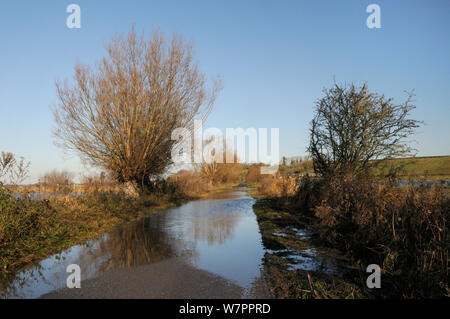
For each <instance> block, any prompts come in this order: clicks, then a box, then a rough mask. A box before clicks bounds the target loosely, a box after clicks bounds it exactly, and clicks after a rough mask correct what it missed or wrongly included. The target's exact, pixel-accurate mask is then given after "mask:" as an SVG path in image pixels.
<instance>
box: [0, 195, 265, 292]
mask: <svg viewBox="0 0 450 319" xmlns="http://www.w3.org/2000/svg"><path fill="white" fill-rule="evenodd" d="M253 203H254V200H253V199H252V198H250V197H248V196H247V193H245V192H243V191H231V192H227V193H224V194H215V195H214V196H213V197H209V198H208V199H206V200H199V201H193V202H189V203H187V204H185V205H182V206H180V207H176V208H172V209H168V210H166V211H163V212H160V213H157V214H154V215H151V216H149V217H147V218H144V219H141V220H138V221H135V222H132V223H128V224H125V225H123V226H120V227H118V228H116V229H115V230H114V231H112V232H110V233H108V234H105V235H103V236H102V237H100V238H99V239H96V240H91V241H88V242H87V243H85V244H83V245H76V246H73V247H71V248H70V249H68V250H66V251H64V252H62V253H61V254H58V255H54V256H52V257H49V258H47V259H45V260H43V261H41V262H40V263H39V264H38V265H36V266H33V267H31V268H29V269H27V270H25V271H22V272H20V273H18V274H16V275H15V278H14V279H12V278H8V279H6V278H3V279H2V280H0V294H1V295H2V296H3V297H13V298H14V297H16V298H17V297H18V298H24V297H38V296H40V295H42V294H44V293H47V292H50V291H53V290H55V289H59V288H62V287H64V286H65V283H66V279H67V276H68V273H66V267H67V265H69V264H78V265H79V266H80V268H81V274H82V280H86V279H88V278H94V277H97V276H99V275H101V274H103V273H105V272H107V271H111V270H114V269H117V268H123V267H126V268H129V267H135V266H139V265H144V264H151V263H155V262H158V261H162V260H164V259H168V258H173V257H183V258H187V260H188V261H189V262H191V263H192V264H193V265H195V266H197V267H199V268H200V269H204V270H208V271H210V272H212V273H215V274H218V275H220V276H223V277H225V278H226V279H228V280H232V281H234V282H235V283H237V284H239V285H241V286H242V287H244V288H247V287H249V286H250V285H251V283H252V282H253V280H254V279H255V278H256V277H258V276H259V272H260V267H261V260H262V257H263V247H262V243H261V236H260V234H259V229H258V224H257V222H256V217H255V215H254V213H253V210H252V206H253Z"/></svg>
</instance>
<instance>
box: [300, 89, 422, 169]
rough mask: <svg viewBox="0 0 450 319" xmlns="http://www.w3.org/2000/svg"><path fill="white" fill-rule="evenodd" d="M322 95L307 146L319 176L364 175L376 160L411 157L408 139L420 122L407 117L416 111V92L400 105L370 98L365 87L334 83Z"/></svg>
mask: <svg viewBox="0 0 450 319" xmlns="http://www.w3.org/2000/svg"><path fill="white" fill-rule="evenodd" d="M324 95H325V96H324V97H323V98H321V99H319V100H318V101H317V102H316V111H315V116H314V119H313V120H312V122H311V130H310V132H311V136H310V144H309V147H308V151H309V152H310V154H311V156H312V159H313V165H314V170H315V171H316V172H317V173H319V174H322V175H330V174H331V175H333V174H335V173H336V172H352V173H360V172H363V171H367V168H368V167H369V166H370V165H369V162H370V161H372V160H385V159H391V158H395V157H401V156H407V155H411V154H412V153H413V150H412V149H411V148H410V147H409V146H408V145H407V143H406V139H407V138H408V137H409V136H410V135H411V134H413V132H414V129H415V128H417V127H418V126H419V124H420V123H421V122H419V121H416V120H412V119H410V118H409V115H410V112H411V111H412V110H413V109H415V106H414V105H413V104H412V102H413V100H412V98H413V94H412V93H408V97H407V99H406V101H405V102H404V103H402V104H394V103H393V99H392V98H389V99H387V98H385V97H384V95H379V94H377V93H370V92H369V90H368V87H367V84H364V85H363V86H362V87H356V86H355V85H353V84H351V85H349V86H345V85H338V84H335V85H334V86H333V87H332V88H331V89H324ZM380 162H381V161H378V163H380Z"/></svg>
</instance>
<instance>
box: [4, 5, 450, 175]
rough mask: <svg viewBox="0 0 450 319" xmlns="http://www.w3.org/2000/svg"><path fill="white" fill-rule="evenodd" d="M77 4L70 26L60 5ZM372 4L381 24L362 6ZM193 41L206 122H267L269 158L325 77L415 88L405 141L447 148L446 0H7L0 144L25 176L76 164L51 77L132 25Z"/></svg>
mask: <svg viewBox="0 0 450 319" xmlns="http://www.w3.org/2000/svg"><path fill="white" fill-rule="evenodd" d="M71 3H76V4H78V5H79V6H80V7H81V26H82V27H81V29H68V28H67V27H66V18H67V16H68V15H69V14H68V13H66V7H67V6H68V5H69V4H71ZM371 3H376V4H379V5H380V7H381V26H382V28H381V29H369V28H367V26H366V18H367V16H368V15H369V14H368V13H366V7H367V6H368V5H369V4H371ZM133 23H135V24H136V29H137V30H138V31H142V30H144V31H145V32H146V33H147V34H150V33H151V32H152V30H153V28H155V27H159V28H160V29H161V30H162V31H163V32H164V33H165V34H166V35H167V36H171V35H172V33H174V32H178V33H181V34H183V35H184V36H185V37H186V38H187V39H190V40H193V41H194V43H195V48H196V54H197V58H198V61H199V64H200V67H201V69H202V70H203V71H204V72H205V73H206V74H208V75H210V76H215V75H220V76H221V78H222V79H223V84H224V89H223V90H222V92H221V94H220V96H219V98H218V100H217V102H216V106H215V109H214V111H213V113H212V114H211V116H210V117H209V119H208V122H207V123H206V127H208V126H211V127H218V128H220V129H223V130H225V128H226V127H243V128H248V127H255V128H260V127H267V128H272V127H278V128H280V155H286V156H294V155H304V154H305V149H306V146H307V144H308V128H309V122H310V120H311V119H312V114H313V107H314V101H315V100H317V99H318V98H320V97H321V96H322V89H323V88H324V87H329V86H331V85H332V84H333V79H334V78H335V79H336V82H338V83H343V82H347V83H348V82H355V83H357V84H362V83H364V81H367V83H368V85H369V89H370V90H373V91H377V92H379V93H384V94H385V95H386V96H389V97H393V98H394V99H395V101H397V102H400V101H402V100H404V98H405V96H406V95H405V94H404V90H411V89H415V92H416V95H417V96H416V105H417V110H415V111H414V113H413V117H414V118H415V119H418V120H423V121H425V123H426V125H425V126H423V127H421V128H420V129H419V130H418V133H417V135H415V136H414V137H413V138H414V140H416V141H417V143H415V144H414V145H413V146H415V147H416V148H417V149H418V150H419V154H418V155H421V156H426V155H449V154H450V125H449V118H450V41H449V38H450V37H449V31H450V2H449V1H445V0H442V1H437V0H436V1H425V0H424V1H413V0H410V1H407V0H404V1H401V0H395V1H394V0H389V1H381V0H372V1H362V0H353V1H352V0H347V1H334V0H333V1H332V0H329V1H320V0H315V1H312V0H311V1H302V0H297V1H283V0H280V1H245V0H244V1H234V0H232V1H230V0H226V1H225V0H220V1H219V0H215V1H214V0H209V1H207V0H192V1H181V0H180V1H173V0H170V1H111V0H108V1H98V0H96V1H83V0H71V1H62V0H58V1H56V0H54V1H45V0H40V1H10V2H8V3H6V2H2V3H1V4H0V41H1V42H0V46H1V47H0V56H1V59H0V136H1V140H0V151H10V152H14V153H16V154H17V155H20V156H25V157H26V158H27V159H28V160H30V161H31V163H32V168H31V177H30V178H29V180H28V181H29V182H35V181H37V178H38V177H39V176H40V175H41V174H42V173H44V172H45V171H48V170H51V169H52V168H58V169H62V168H67V169H69V170H72V171H80V170H82V169H83V168H82V166H81V164H80V162H79V160H78V159H77V157H76V156H73V155H68V154H64V153H63V151H62V150H60V149H58V148H57V147H56V146H54V144H53V137H52V135H51V131H52V127H53V116H52V113H51V111H50V108H49V106H50V105H51V104H52V103H54V102H55V101H56V96H55V86H54V81H55V79H58V78H60V79H64V78H66V77H71V76H72V74H73V67H74V65H75V63H76V62H82V63H87V64H92V63H93V62H94V61H95V60H96V59H99V58H100V57H102V56H103V55H104V54H105V50H104V44H105V42H107V41H108V40H109V39H110V38H111V37H112V36H114V35H115V34H116V33H118V32H128V31H129V30H130V28H131V26H132V24H133Z"/></svg>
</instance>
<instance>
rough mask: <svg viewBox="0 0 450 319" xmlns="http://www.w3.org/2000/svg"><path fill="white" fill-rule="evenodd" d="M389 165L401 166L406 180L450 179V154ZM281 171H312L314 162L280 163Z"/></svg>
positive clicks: (403, 159) (384, 171)
mask: <svg viewBox="0 0 450 319" xmlns="http://www.w3.org/2000/svg"><path fill="white" fill-rule="evenodd" d="M385 164H387V166H388V167H391V166H394V167H396V168H401V170H400V172H399V176H400V177H401V178H403V179H405V180H407V179H413V180H422V179H428V180H450V156H429V157H412V158H401V159H394V160H389V161H386V163H384V164H383V166H385ZM280 171H281V172H299V173H300V174H305V173H312V172H313V167H312V163H307V164H298V165H293V166H290V165H287V166H283V165H280ZM375 172H376V173H386V172H387V168H385V167H384V168H383V167H381V166H380V167H378V168H377V169H376V171H375Z"/></svg>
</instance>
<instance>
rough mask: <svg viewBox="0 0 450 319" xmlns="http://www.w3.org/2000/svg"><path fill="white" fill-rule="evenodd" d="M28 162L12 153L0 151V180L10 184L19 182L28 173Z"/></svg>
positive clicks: (23, 179)
mask: <svg viewBox="0 0 450 319" xmlns="http://www.w3.org/2000/svg"><path fill="white" fill-rule="evenodd" d="M29 170H30V162H28V161H26V160H25V158H23V157H19V158H17V157H16V156H15V155H14V154H13V153H10V152H2V153H1V155H0V182H1V183H6V182H8V183H9V184H11V185H18V184H21V183H22V182H23V181H25V179H26V178H27V177H28V175H29Z"/></svg>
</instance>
